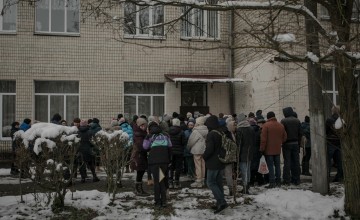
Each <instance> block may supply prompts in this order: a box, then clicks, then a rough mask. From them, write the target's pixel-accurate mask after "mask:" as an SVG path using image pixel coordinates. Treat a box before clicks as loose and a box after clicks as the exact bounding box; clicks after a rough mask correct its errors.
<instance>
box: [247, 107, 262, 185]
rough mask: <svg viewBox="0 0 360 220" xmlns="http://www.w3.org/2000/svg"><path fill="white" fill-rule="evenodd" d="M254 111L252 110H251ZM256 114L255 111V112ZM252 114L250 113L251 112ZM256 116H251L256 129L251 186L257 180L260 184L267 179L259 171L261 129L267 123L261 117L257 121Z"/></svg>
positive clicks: (251, 121)
mask: <svg viewBox="0 0 360 220" xmlns="http://www.w3.org/2000/svg"><path fill="white" fill-rule="evenodd" d="M250 113H252V112H250ZM253 114H254V113H253ZM249 115H250V114H249ZM254 118H255V116H254V117H252V118H249V123H250V126H251V127H252V128H253V129H254V131H255V148H256V149H255V152H254V155H253V158H252V159H251V165H250V183H249V184H250V186H254V185H255V182H257V184H258V186H261V185H263V184H265V179H264V176H263V174H261V173H259V172H258V169H259V164H260V159H261V156H262V154H261V152H260V137H261V129H262V126H263V124H264V123H265V120H264V119H259V120H258V121H257V122H256V121H255V119H254Z"/></svg>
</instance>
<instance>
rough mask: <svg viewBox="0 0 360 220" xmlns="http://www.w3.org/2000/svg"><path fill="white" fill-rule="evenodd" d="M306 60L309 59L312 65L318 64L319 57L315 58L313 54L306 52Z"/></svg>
mask: <svg viewBox="0 0 360 220" xmlns="http://www.w3.org/2000/svg"><path fill="white" fill-rule="evenodd" d="M305 57H306V58H309V59H310V60H311V61H312V62H314V63H318V62H319V57H318V56H316V55H315V54H313V53H312V52H307V54H306V56H305Z"/></svg>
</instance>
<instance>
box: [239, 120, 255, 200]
mask: <svg viewBox="0 0 360 220" xmlns="http://www.w3.org/2000/svg"><path fill="white" fill-rule="evenodd" d="M236 143H237V145H238V146H239V149H240V153H239V168H240V171H241V179H242V182H243V190H242V193H243V194H249V182H250V165H251V159H252V158H253V155H254V152H255V131H254V129H253V128H251V127H250V123H249V121H248V120H246V117H245V115H244V114H243V113H241V114H239V115H238V116H237V129H236Z"/></svg>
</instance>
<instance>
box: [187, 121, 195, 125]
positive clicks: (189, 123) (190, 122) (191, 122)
mask: <svg viewBox="0 0 360 220" xmlns="http://www.w3.org/2000/svg"><path fill="white" fill-rule="evenodd" d="M191 124H192V125H195V122H194V121H188V123H187V125H191Z"/></svg>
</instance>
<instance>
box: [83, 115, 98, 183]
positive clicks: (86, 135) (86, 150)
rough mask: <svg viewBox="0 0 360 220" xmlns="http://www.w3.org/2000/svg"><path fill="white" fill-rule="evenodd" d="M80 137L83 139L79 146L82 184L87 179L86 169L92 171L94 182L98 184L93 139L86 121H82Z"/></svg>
mask: <svg viewBox="0 0 360 220" xmlns="http://www.w3.org/2000/svg"><path fill="white" fill-rule="evenodd" d="M78 135H79V137H80V138H81V140H80V145H79V158H78V161H79V163H80V168H79V169H80V175H81V182H82V183H85V178H86V167H88V169H89V170H90V171H91V173H92V175H93V182H98V181H100V179H99V178H98V177H97V176H96V173H95V166H94V165H95V161H94V156H93V152H92V148H93V145H92V144H91V142H90V139H91V138H92V137H93V135H92V133H91V131H90V130H89V126H88V123H87V121H86V120H81V122H80V127H79V131H78Z"/></svg>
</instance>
